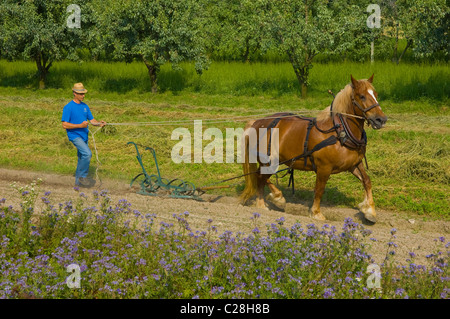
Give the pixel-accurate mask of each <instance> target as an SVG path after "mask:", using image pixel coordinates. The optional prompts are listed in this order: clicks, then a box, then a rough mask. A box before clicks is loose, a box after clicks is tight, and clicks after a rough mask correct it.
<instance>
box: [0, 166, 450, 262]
mask: <svg viewBox="0 0 450 319" xmlns="http://www.w3.org/2000/svg"><path fill="white" fill-rule="evenodd" d="M37 178H41V179H42V180H43V183H42V184H41V187H40V190H41V192H42V194H43V193H44V192H45V191H51V192H52V194H51V197H52V202H54V203H59V202H64V201H67V200H69V199H75V198H77V197H78V194H77V193H76V192H75V191H74V190H73V183H74V178H73V177H72V176H63V175H55V174H45V173H36V172H28V171H18V170H10V169H2V168H0V199H1V198H6V199H7V202H6V204H7V205H14V206H15V207H18V203H19V200H20V199H19V197H20V195H19V194H18V193H17V191H16V190H14V189H13V188H12V187H11V186H10V184H11V183H12V182H14V181H15V182H17V183H18V185H24V184H29V183H30V182H31V181H33V180H36V179H37ZM94 189H97V190H108V191H109V194H110V197H111V199H112V203H117V201H118V200H119V199H126V200H127V201H129V202H130V203H132V209H137V210H139V211H141V212H145V213H147V212H151V213H155V214H157V216H158V218H159V220H164V221H166V222H174V221H175V219H174V218H173V217H172V215H173V214H174V213H176V214H179V213H183V212H185V211H188V212H189V218H188V221H189V223H190V225H191V228H192V229H193V230H206V225H207V220H208V219H210V218H211V219H212V220H213V225H216V226H217V227H218V230H219V234H220V233H223V232H224V231H226V230H230V231H232V232H233V233H235V232H238V231H241V232H244V233H246V234H249V233H250V232H251V230H252V229H253V228H254V225H253V222H252V220H251V219H250V218H251V217H252V214H253V212H258V213H260V214H261V217H260V219H259V222H258V227H259V228H260V229H261V230H263V229H265V225H266V224H270V223H274V222H275V220H276V219H277V218H280V217H282V216H283V217H284V218H285V220H286V221H285V225H286V226H290V225H292V224H293V223H295V222H300V223H301V224H302V225H307V224H311V223H315V224H316V225H317V226H318V227H321V226H322V225H323V224H329V225H334V226H336V228H337V229H341V228H342V225H343V223H344V220H345V218H347V217H350V218H352V219H353V220H354V221H356V222H358V223H364V221H363V217H362V214H360V213H359V212H358V210H357V209H356V208H353V207H349V208H336V207H322V213H323V214H324V215H325V217H326V218H327V221H325V222H318V221H315V220H312V219H311V218H309V217H308V207H307V206H305V205H302V204H293V203H288V204H287V206H286V211H285V212H280V211H273V210H258V209H256V208H254V207H243V206H240V205H239V204H238V201H237V198H233V197H222V196H214V195H207V194H205V195H202V198H203V199H204V202H199V201H194V200H185V199H172V198H160V197H152V196H143V195H138V194H136V193H135V191H136V190H135V189H134V190H133V189H130V187H129V185H128V184H126V183H123V182H117V181H111V180H104V179H102V181H101V184H100V185H96V186H95V187H94V188H91V189H83V190H81V191H83V192H85V194H86V195H88V196H89V195H91V194H92V190H94ZM90 197H92V196H90ZM38 202H39V201H38ZM377 220H378V222H377V223H376V224H375V225H365V227H366V228H367V229H370V230H371V231H372V235H371V236H370V237H371V238H376V239H377V241H376V242H373V244H372V248H371V252H372V254H373V256H374V259H375V262H376V263H379V264H381V263H382V262H383V259H384V257H385V255H386V252H387V249H388V246H387V243H388V242H390V241H391V240H392V238H391V234H390V231H391V229H392V228H396V229H397V233H396V237H397V238H396V239H395V243H396V244H397V245H398V247H397V248H396V249H395V251H396V255H397V257H396V260H397V261H398V262H400V263H402V264H406V261H405V260H406V259H407V258H409V252H410V251H414V252H415V253H416V255H417V256H418V257H417V259H416V263H421V264H424V263H426V261H425V260H426V258H425V256H426V255H428V254H429V253H432V252H433V251H434V250H435V241H434V239H436V238H438V237H441V236H444V237H445V238H446V240H447V241H448V240H449V236H448V235H449V232H450V222H444V221H426V220H423V218H422V217H419V216H412V215H411V214H405V213H394V212H389V211H383V210H379V209H378V210H377Z"/></svg>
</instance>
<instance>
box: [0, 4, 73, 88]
mask: <svg viewBox="0 0 450 319" xmlns="http://www.w3.org/2000/svg"><path fill="white" fill-rule="evenodd" d="M71 2H72V1H66V0H54V1H45V0H34V1H31V0H24V1H11V0H4V1H2V3H1V4H0V50H1V53H2V56H4V57H6V58H7V59H9V60H16V59H31V60H34V61H35V63H36V67H37V76H38V78H39V87H40V88H44V87H45V81H46V78H47V74H48V73H49V69H50V67H51V66H52V65H53V62H55V61H58V60H62V59H70V60H77V59H78V55H77V51H76V48H77V46H78V45H79V43H80V40H81V30H80V29H79V28H70V27H68V26H67V18H68V16H69V15H70V13H68V12H67V7H68V6H69V5H70V3H71ZM78 2H82V1H78Z"/></svg>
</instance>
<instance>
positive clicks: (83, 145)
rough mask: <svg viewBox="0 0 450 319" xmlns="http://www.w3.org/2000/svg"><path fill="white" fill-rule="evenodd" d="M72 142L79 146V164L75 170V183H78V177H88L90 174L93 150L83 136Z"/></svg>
mask: <svg viewBox="0 0 450 319" xmlns="http://www.w3.org/2000/svg"><path fill="white" fill-rule="evenodd" d="M71 142H72V143H73V145H75V147H76V148H77V156H78V164H77V170H76V171H75V184H78V178H80V177H87V175H88V172H89V164H90V163H91V157H92V152H91V150H90V149H89V146H88V143H87V141H84V140H83V139H82V138H81V137H77V138H76V139H74V140H73V141H71Z"/></svg>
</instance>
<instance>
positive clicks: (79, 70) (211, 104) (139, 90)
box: [0, 61, 450, 220]
mask: <svg viewBox="0 0 450 319" xmlns="http://www.w3.org/2000/svg"><path fill="white" fill-rule="evenodd" d="M182 67H183V70H178V71H174V70H172V69H171V67H170V65H166V66H164V67H163V69H162V71H161V74H160V78H159V85H160V93H159V94H152V93H150V92H149V91H150V89H149V87H148V79H147V74H146V70H145V67H144V66H143V65H142V64H140V63H137V62H136V63H130V64H125V63H114V64H113V63H103V62H89V63H84V64H81V65H79V64H76V63H72V62H60V63H56V64H55V66H54V67H52V69H51V73H50V75H49V82H48V85H47V89H45V90H37V89H35V88H36V83H35V81H36V80H35V79H34V78H33V77H32V75H33V73H34V65H33V64H32V63H29V62H14V63H10V62H5V61H0V106H1V112H2V117H1V118H0V143H1V146H2V147H1V149H0V166H2V167H11V168H17V169H29V170H36V171H45V172H54V173H62V174H68V175H72V174H73V171H74V169H75V166H76V152H75V149H74V147H73V145H72V144H71V143H70V142H68V141H67V137H66V133H65V131H64V130H63V129H62V128H61V124H60V119H61V114H62V108H63V106H64V105H65V104H66V103H67V102H68V101H69V100H70V99H71V92H70V88H71V86H72V85H73V83H75V82H78V81H82V82H83V83H84V84H85V85H86V87H87V88H88V90H89V93H88V95H87V97H86V102H87V103H88V105H89V106H90V107H91V110H92V112H93V114H94V116H95V117H96V118H97V119H103V120H106V121H107V122H110V123H117V122H148V121H171V120H183V119H204V120H208V119H209V120H211V119H218V118H224V119H230V118H234V117H237V116H242V115H249V114H262V113H270V112H276V111H298V112H303V113H304V114H307V115H311V116H315V115H317V112H318V111H320V110H322V109H324V108H325V107H326V106H327V105H329V103H330V102H331V96H330V95H329V94H328V93H327V90H328V89H332V90H333V91H334V92H335V93H336V92H337V91H338V90H340V89H341V88H343V87H344V86H345V84H347V83H348V82H349V77H350V73H351V74H353V76H354V77H356V78H367V77H369V76H370V75H371V74H372V72H375V80H374V85H375V87H376V89H377V91H378V93H379V97H380V98H379V99H380V103H381V105H382V107H383V110H384V111H385V113H386V114H387V115H388V117H389V122H388V125H387V127H386V128H385V129H383V130H380V131H374V130H372V129H368V130H367V133H368V140H369V144H368V148H367V158H368V161H369V166H370V170H369V175H370V176H371V179H372V184H373V188H374V197H375V201H376V204H377V206H378V207H379V208H384V209H389V210H396V211H405V212H412V213H418V214H421V215H422V216H424V217H432V218H442V219H447V220H448V219H449V218H450V209H449V207H450V202H449V199H448V195H447V194H448V193H449V192H450V187H449V181H450V172H449V168H450V161H449V153H450V134H449V131H450V130H449V128H450V126H449V124H448V123H449V119H450V110H449V108H448V106H449V102H448V96H449V95H450V94H449V93H450V92H449V87H450V86H449V85H448V79H449V74H450V71H449V67H448V65H447V64H438V65H407V64H400V65H398V66H397V65H394V64H391V63H384V62H383V63H375V64H373V65H371V64H358V63H341V64H316V65H314V67H313V69H312V70H311V79H310V82H311V85H310V88H309V95H308V97H307V98H306V99H300V98H299V97H298V84H297V83H296V80H295V76H294V74H293V71H292V69H291V67H290V65H289V64H287V63H278V64H276V63H272V64H270V63H268V64H263V63H255V64H241V63H237V62H236V63H235V62H233V63H225V62H223V63H218V62H216V63H212V64H211V66H210V69H209V70H208V71H205V72H204V74H203V75H202V76H199V75H197V74H195V72H194V69H193V66H192V65H190V64H183V65H182ZM244 124H245V122H243V121H228V122H223V123H214V124H213V125H212V126H213V127H217V128H219V129H220V130H221V132H223V134H225V129H226V128H227V127H232V128H239V127H243V126H244ZM179 126H184V127H187V128H189V129H190V130H191V132H193V126H192V125H190V124H186V125H182V124H177V125H173V126H116V127H114V128H115V130H113V131H109V132H106V131H99V132H98V133H96V135H95V139H96V142H97V146H98V154H99V159H100V161H101V166H100V168H99V173H100V175H101V177H105V178H106V177H109V178H115V179H122V180H124V181H127V180H130V179H131V178H132V177H133V176H135V175H136V174H138V173H139V172H140V167H139V164H138V162H137V161H136V158H135V151H134V149H133V148H132V147H131V146H127V145H126V143H127V142H128V141H134V142H137V143H140V144H143V145H148V146H152V147H154V148H155V149H156V151H157V156H158V161H159V166H160V169H161V173H162V175H163V176H164V177H168V178H175V177H180V178H183V179H185V180H188V181H191V182H193V183H194V184H195V185H196V186H203V185H209V184H211V183H214V182H215V181H218V180H221V179H225V178H229V177H233V176H237V175H239V174H241V166H240V165H238V164H222V163H213V164H205V163H202V164H186V163H182V164H175V163H173V162H172V161H171V158H170V155H171V149H172V147H173V146H174V145H175V144H176V143H177V142H178V141H172V140H171V133H172V131H173V130H174V129H175V128H176V127H179ZM209 127H211V124H208V123H207V122H204V123H203V129H207V128H209ZM93 131H94V132H95V131H96V128H93ZM91 141H92V138H91ZM91 143H92V142H91ZM208 143H209V141H204V143H203V145H206V144H208ZM91 146H92V144H91ZM144 163H145V164H146V165H147V166H148V169H149V170H152V169H153V167H152V158H151V155H150V153H148V154H144ZM95 168H96V162H95V157H93V161H92V165H91V170H92V173H93V172H94V171H95ZM199 171H201V173H199ZM295 178H296V183H295V185H296V190H297V192H296V194H295V195H294V196H291V195H290V189H287V177H285V178H284V179H280V181H279V182H280V186H281V187H282V189H283V190H284V193H285V194H286V197H287V198H288V199H289V200H293V201H303V202H305V203H307V204H310V203H311V201H312V196H313V186H314V179H315V176H314V174H313V173H300V172H297V173H296V174H295ZM234 182H241V181H240V180H237V181H233V183H234ZM241 190H242V185H238V186H236V187H232V188H231V189H228V190H217V191H214V192H213V193H217V194H227V195H237V194H238V193H239V191H241ZM362 198H363V188H362V186H361V185H360V183H359V181H357V180H356V179H355V178H354V177H353V176H351V175H350V174H346V173H343V174H338V175H334V176H332V178H331V179H330V181H329V182H328V184H327V189H326V191H325V194H324V200H323V203H324V205H331V206H345V207H354V206H356V205H357V203H359V202H360V201H361V200H362Z"/></svg>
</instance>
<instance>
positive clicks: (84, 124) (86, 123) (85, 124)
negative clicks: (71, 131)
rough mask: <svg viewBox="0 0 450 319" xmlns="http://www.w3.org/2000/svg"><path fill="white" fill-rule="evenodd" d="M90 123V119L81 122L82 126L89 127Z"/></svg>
mask: <svg viewBox="0 0 450 319" xmlns="http://www.w3.org/2000/svg"><path fill="white" fill-rule="evenodd" d="M88 124H89V122H88V121H84V122H83V123H81V124H80V128H85V127H88Z"/></svg>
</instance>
